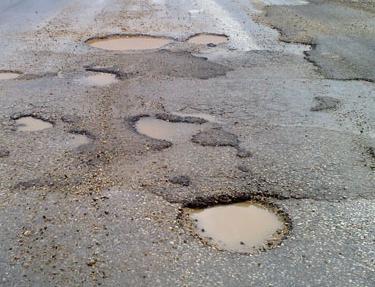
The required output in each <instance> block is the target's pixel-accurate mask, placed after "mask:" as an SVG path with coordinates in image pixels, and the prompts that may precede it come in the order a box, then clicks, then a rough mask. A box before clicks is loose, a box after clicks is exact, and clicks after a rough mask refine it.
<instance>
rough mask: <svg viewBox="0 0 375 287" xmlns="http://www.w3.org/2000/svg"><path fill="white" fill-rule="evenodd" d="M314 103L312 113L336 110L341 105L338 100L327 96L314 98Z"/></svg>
mask: <svg viewBox="0 0 375 287" xmlns="http://www.w3.org/2000/svg"><path fill="white" fill-rule="evenodd" d="M314 101H315V102H316V104H315V106H313V107H312V108H311V111H312V112H321V111H328V110H336V109H337V108H338V106H339V105H340V103H341V101H340V100H338V99H335V98H333V97H328V96H319V97H315V98H314Z"/></svg>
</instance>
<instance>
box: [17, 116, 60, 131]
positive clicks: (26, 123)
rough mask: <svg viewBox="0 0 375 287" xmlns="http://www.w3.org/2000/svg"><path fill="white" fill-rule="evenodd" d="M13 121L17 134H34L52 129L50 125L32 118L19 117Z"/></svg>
mask: <svg viewBox="0 0 375 287" xmlns="http://www.w3.org/2000/svg"><path fill="white" fill-rule="evenodd" d="M15 121H16V128H17V131H19V132H35V131H41V130H45V129H49V128H52V127H53V124H52V123H50V122H48V121H45V120H42V119H38V118H35V117H33V116H24V117H20V118H18V119H16V120H15Z"/></svg>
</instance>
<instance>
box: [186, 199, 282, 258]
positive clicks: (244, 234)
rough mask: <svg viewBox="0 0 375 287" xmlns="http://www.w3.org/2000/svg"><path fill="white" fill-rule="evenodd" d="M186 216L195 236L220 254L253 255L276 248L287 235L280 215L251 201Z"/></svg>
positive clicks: (205, 209) (188, 211)
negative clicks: (215, 248)
mask: <svg viewBox="0 0 375 287" xmlns="http://www.w3.org/2000/svg"><path fill="white" fill-rule="evenodd" d="M186 213H187V215H188V216H189V219H190V221H191V222H192V223H193V227H194V230H195V233H196V234H197V235H198V236H199V237H200V238H201V239H202V240H203V241H204V242H205V243H208V244H210V245H213V246H215V247H217V248H218V249H221V250H228V251H233V252H240V253H252V252H254V251H256V250H259V249H265V248H270V247H273V246H275V245H277V244H278V243H279V242H280V241H281V240H282V239H283V238H284V237H285V235H286V234H287V232H288V228H287V227H288V226H287V223H286V222H285V221H284V219H283V218H282V217H281V216H280V215H279V214H276V213H274V212H273V211H272V209H271V208H269V207H266V206H265V205H263V204H260V203H257V202H253V201H246V202H241V203H234V204H227V205H218V206H214V207H208V208H204V209H186Z"/></svg>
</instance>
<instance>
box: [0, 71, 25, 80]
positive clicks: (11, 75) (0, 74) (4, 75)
mask: <svg viewBox="0 0 375 287" xmlns="http://www.w3.org/2000/svg"><path fill="white" fill-rule="evenodd" d="M20 75H21V74H20V73H16V72H4V71H0V81H1V80H12V79H16V78H18V77H19V76H20Z"/></svg>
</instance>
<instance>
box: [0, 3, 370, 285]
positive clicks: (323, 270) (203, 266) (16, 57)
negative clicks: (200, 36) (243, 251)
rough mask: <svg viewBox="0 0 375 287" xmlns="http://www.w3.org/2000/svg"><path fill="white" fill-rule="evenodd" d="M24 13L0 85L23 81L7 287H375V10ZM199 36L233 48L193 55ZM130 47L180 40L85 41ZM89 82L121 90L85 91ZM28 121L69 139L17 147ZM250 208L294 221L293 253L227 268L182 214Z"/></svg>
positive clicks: (16, 110)
mask: <svg viewBox="0 0 375 287" xmlns="http://www.w3.org/2000/svg"><path fill="white" fill-rule="evenodd" d="M11 2H12V1H2V2H1V3H0V35H1V37H2V42H1V43H0V60H1V61H0V70H14V71H20V72H22V73H23V75H22V76H21V77H19V78H18V79H15V80H4V81H0V178H1V181H0V240H1V244H0V284H1V285H4V286H99V285H101V286H371V287H372V286H374V285H375V276H374V274H375V272H374V271H375V270H374V256H373V255H374V252H375V250H374V240H375V237H374V236H375V229H374V228H375V226H374V224H373V219H374V216H375V198H374V190H375V184H374V183H375V153H374V149H375V113H374V110H375V102H374V98H375V86H374V83H372V82H371V80H372V79H373V76H374V74H373V69H371V67H373V66H374V65H373V60H374V59H375V55H374V50H373V49H372V50H371V49H370V48H371V47H372V45H373V39H374V37H373V36H374V35H373V31H374V29H372V27H373V25H374V21H373V13H374V9H373V7H372V5H371V3H370V4H368V2H361V1H359V2H352V1H350V2H348V1H330V2H327V1H322V2H319V3H318V2H313V3H311V4H307V5H299V6H269V7H267V8H265V7H264V5H263V4H261V3H259V1H254V2H248V1H240V2H241V5H239V3H238V1H228V0H225V1H224V0H206V1H176V0H173V1H172V0H170V1H169V0H166V1H146V0H145V1H144V0H142V1H139V0H137V1H135V0H127V1H122V0H121V1H120V0H107V1H88V0H82V1H73V0H64V1H47V0H44V1H31V0H29V1H27V0H24V1H18V2H19V5H11V4H12V3H11ZM245 2H246V3H245ZM267 2H268V3H269V1H267ZM283 2H285V3H286V4H293V3H296V4H300V3H298V1H283ZM272 3H274V4H278V3H277V2H276V1H272ZM272 3H271V4H272ZM13 4H14V3H13ZM254 7H257V9H254ZM262 9H263V11H266V16H262V17H261V18H262V19H260V18H259V16H261V15H260V11H262ZM264 9H265V10H264ZM35 11H38V13H35ZM15 15H16V16H15ZM25 15H26V16H27V17H26V16H25ZM21 16H22V17H21ZM264 17H265V18H264ZM255 19H256V21H255ZM264 22H267V23H268V24H272V25H271V26H277V28H278V29H281V31H282V35H281V37H282V40H284V41H283V42H280V41H279V40H278V39H279V36H280V35H279V34H278V33H277V31H276V30H275V29H271V28H270V27H268V26H266V25H264V24H261V23H264ZM348 24H352V25H348ZM298 27H301V29H300V28H298ZM201 32H211V33H218V34H226V35H228V36H229V42H228V43H227V44H225V45H218V46H216V47H206V46H199V47H198V46H194V45H191V44H188V43H186V42H184V40H185V39H187V38H188V37H190V36H191V35H192V34H194V33H201ZM115 33H132V34H134V33H142V34H153V35H165V36H170V37H173V38H175V39H176V41H175V42H174V43H172V44H170V45H168V46H166V47H163V49H161V50H158V51H155V50H152V51H145V52H140V53H134V52H129V53H119V52H110V51H104V50H98V49H94V48H91V47H88V46H87V45H86V44H85V43H84V41H85V40H87V39H89V38H91V37H93V36H102V35H107V34H115ZM332 35H335V37H332ZM285 41H286V42H298V43H301V42H303V43H310V44H311V43H313V44H314V45H313V46H312V50H310V47H309V46H306V45H299V44H295V43H294V44H293V43H286V42H285ZM356 45H358V47H360V49H359V51H358V52H357V53H354V52H355V50H356V48H355V47H356ZM344 47H346V49H343V48H344ZM327 50H329V51H330V53H333V54H334V55H333V54H327ZM304 51H305V53H303V52H304ZM305 54H307V55H305ZM306 57H307V59H305V58H306ZM88 71H99V72H100V71H101V72H110V73H112V74H116V75H117V77H118V82H117V83H115V84H113V85H110V86H104V87H95V86H88V85H85V84H82V82H81V81H80V80H81V79H82V78H84V77H86V76H87V75H88V74H89V73H90V74H91V73H93V72H88ZM343 79H346V80H347V81H343ZM349 79H350V81H349ZM356 79H358V80H356ZM360 79H363V80H360ZM174 113H178V114H179V116H176V117H175V116H171V115H173V114H174ZM181 114H183V115H185V116H181ZM20 115H34V116H36V117H38V118H42V119H45V120H48V121H50V122H51V123H53V124H54V125H53V128H49V129H46V130H42V131H38V132H30V133H24V132H17V131H16V127H15V121H14V119H15V118H17V116H20ZM140 115H158V116H159V117H161V118H163V119H165V120H169V121H171V122H172V123H173V122H180V121H183V122H189V123H191V124H195V125H196V126H197V127H198V128H199V130H200V131H199V132H198V133H197V134H196V135H195V136H193V138H192V139H193V140H189V141H186V142H183V143H178V144H171V143H168V142H164V141H158V140H154V139H151V138H148V137H146V136H143V135H140V134H137V133H136V132H135V130H134V127H133V122H132V119H135V118H137V117H139V116H140ZM197 118H200V119H201V120H197ZM129 119H130V120H129ZM74 131H75V132H79V133H83V134H85V135H88V136H89V137H90V139H91V141H90V143H89V144H84V145H82V146H78V147H77V143H76V141H75V139H74V137H72V132H74ZM194 139H195V140H194ZM194 141H195V142H194ZM244 198H260V199H261V200H265V201H268V202H271V203H273V204H277V205H278V206H279V207H280V208H281V209H283V210H284V211H285V212H286V213H287V214H288V215H289V218H290V220H291V223H292V226H293V229H292V230H291V231H290V235H289V237H288V238H286V240H284V241H283V242H282V244H281V245H280V246H278V247H277V248H274V249H272V250H268V251H266V252H259V253H256V254H253V255H251V256H250V255H239V254H236V253H230V252H225V251H222V252H219V251H217V250H215V249H214V248H212V247H210V246H206V245H203V244H202V243H201V242H200V241H199V240H197V238H196V237H195V236H193V235H192V234H191V233H190V232H189V231H188V230H186V229H185V228H184V227H183V225H182V224H181V222H180V221H179V219H180V217H181V208H182V207H184V206H192V205H194V206H198V205H200V204H201V205H202V206H205V205H207V203H210V204H211V203H220V202H230V201H232V200H239V199H244Z"/></svg>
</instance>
